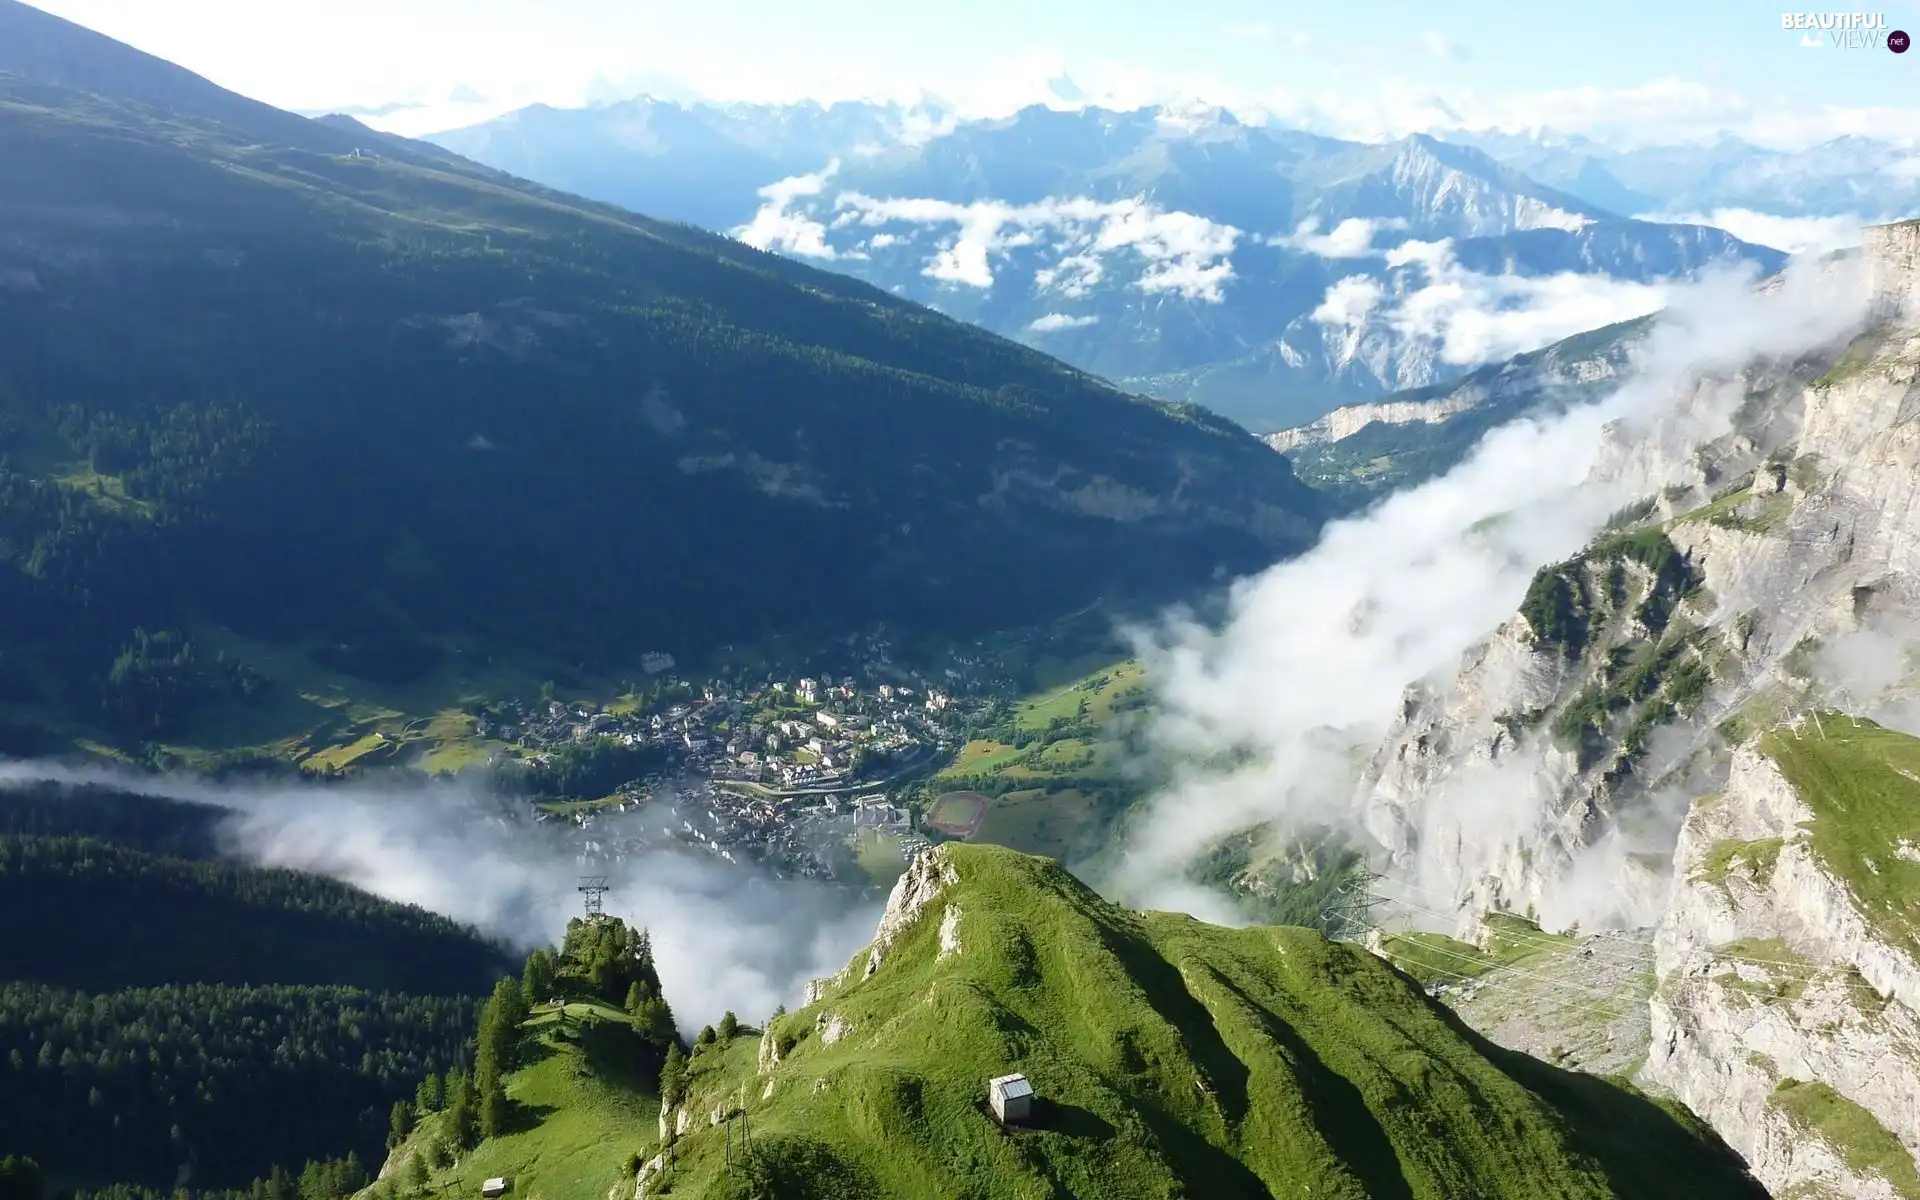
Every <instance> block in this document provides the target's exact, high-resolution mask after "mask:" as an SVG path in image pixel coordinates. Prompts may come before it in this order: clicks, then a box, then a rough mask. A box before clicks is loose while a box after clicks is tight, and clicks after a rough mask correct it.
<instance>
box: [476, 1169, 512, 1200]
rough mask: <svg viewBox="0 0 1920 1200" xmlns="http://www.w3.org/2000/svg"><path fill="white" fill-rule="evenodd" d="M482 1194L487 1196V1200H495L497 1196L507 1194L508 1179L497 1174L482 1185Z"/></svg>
mask: <svg viewBox="0 0 1920 1200" xmlns="http://www.w3.org/2000/svg"><path fill="white" fill-rule="evenodd" d="M480 1194H481V1195H482V1196H485V1197H486V1198H487V1200H494V1198H495V1197H497V1196H504V1195H506V1194H507V1181H506V1180H505V1179H504V1178H502V1177H501V1176H498V1175H495V1176H494V1177H493V1178H492V1179H489V1180H487V1181H486V1182H485V1183H483V1184H481V1185H480Z"/></svg>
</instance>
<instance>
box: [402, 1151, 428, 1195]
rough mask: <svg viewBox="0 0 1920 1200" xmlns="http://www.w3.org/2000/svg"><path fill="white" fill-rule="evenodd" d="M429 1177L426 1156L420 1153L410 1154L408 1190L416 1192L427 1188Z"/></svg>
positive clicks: (407, 1172) (408, 1161)
mask: <svg viewBox="0 0 1920 1200" xmlns="http://www.w3.org/2000/svg"><path fill="white" fill-rule="evenodd" d="M427 1179H428V1174H427V1159H426V1156H425V1155H423V1154H419V1153H414V1154H409V1155H408V1156H407V1170H406V1180H407V1190H409V1191H414V1192H419V1191H424V1190H426V1186H427Z"/></svg>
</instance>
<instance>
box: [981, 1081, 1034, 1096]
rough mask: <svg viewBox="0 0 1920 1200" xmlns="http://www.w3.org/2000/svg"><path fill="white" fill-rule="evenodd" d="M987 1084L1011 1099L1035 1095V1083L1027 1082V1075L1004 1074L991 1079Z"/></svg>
mask: <svg viewBox="0 0 1920 1200" xmlns="http://www.w3.org/2000/svg"><path fill="white" fill-rule="evenodd" d="M987 1085H988V1086H989V1087H991V1088H992V1089H993V1090H994V1091H996V1092H998V1093H1000V1094H1001V1095H1002V1096H1005V1097H1006V1098H1007V1099H1009V1100H1017V1099H1019V1098H1020V1097H1021V1096H1031V1095H1033V1085H1032V1084H1031V1083H1028V1082H1027V1077H1026V1076H1025V1075H1002V1076H999V1077H998V1078H996V1079H991V1080H989V1081H988V1084H987Z"/></svg>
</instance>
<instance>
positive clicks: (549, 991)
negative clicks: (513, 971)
mask: <svg viewBox="0 0 1920 1200" xmlns="http://www.w3.org/2000/svg"><path fill="white" fill-rule="evenodd" d="M520 987H521V990H523V991H524V992H526V994H527V1006H528V1008H529V1009H531V1008H532V1006H534V1005H536V1004H544V1003H545V1002H546V1001H547V1000H548V999H550V998H551V997H552V996H553V952H552V951H550V950H546V949H544V948H543V949H539V950H535V951H534V952H533V953H532V954H529V955H527V966H526V970H525V971H524V972H522V974H521V976H520Z"/></svg>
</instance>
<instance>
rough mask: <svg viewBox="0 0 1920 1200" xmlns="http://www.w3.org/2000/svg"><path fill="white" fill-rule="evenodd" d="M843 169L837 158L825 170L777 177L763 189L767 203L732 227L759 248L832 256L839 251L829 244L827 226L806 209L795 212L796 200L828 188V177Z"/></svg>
mask: <svg viewBox="0 0 1920 1200" xmlns="http://www.w3.org/2000/svg"><path fill="white" fill-rule="evenodd" d="M839 169H840V162H839V160H838V159H835V160H834V161H833V162H830V163H828V164H827V165H826V167H825V168H824V169H823V170H819V171H815V172H813V173H812V174H809V175H793V176H790V177H788V178H786V179H779V180H775V181H774V182H772V183H770V184H768V185H767V186H765V187H763V188H761V189H760V193H759V194H760V198H761V199H763V200H765V201H766V203H765V204H762V205H761V206H760V209H759V211H757V212H755V213H754V214H753V220H751V221H749V222H747V224H745V225H743V226H741V227H740V228H738V229H736V230H734V231H733V236H734V237H736V238H739V239H740V240H741V241H743V242H745V243H746V244H747V245H749V246H752V247H753V248H754V249H756V250H780V251H785V252H786V253H788V254H798V255H801V256H802V257H805V258H819V259H829V260H831V259H833V258H836V257H838V252H837V251H835V250H834V248H833V247H832V246H830V245H828V244H827V229H826V226H824V225H822V224H821V223H820V222H818V221H816V220H814V219H813V218H811V217H809V216H807V215H806V214H805V213H804V212H796V211H794V209H793V203H794V201H796V200H799V199H802V198H804V197H807V196H817V195H819V194H820V193H821V192H823V191H825V190H826V186H827V180H828V179H830V178H832V177H833V175H834V173H835V172H837V171H838V170H839Z"/></svg>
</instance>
